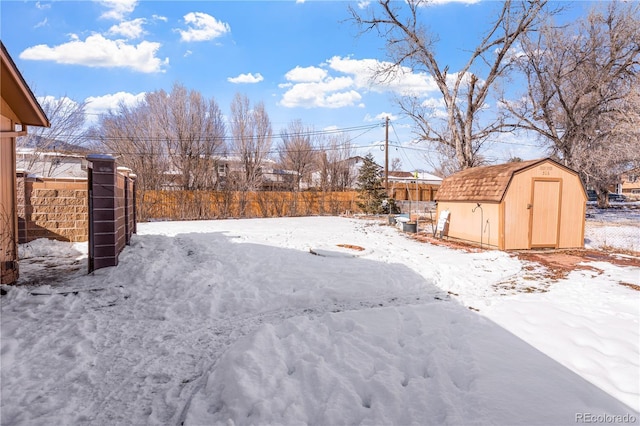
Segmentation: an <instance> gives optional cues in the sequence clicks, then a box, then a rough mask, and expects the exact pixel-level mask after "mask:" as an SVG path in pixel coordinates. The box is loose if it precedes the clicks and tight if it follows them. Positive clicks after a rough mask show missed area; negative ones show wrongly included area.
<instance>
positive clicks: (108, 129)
mask: <svg viewBox="0 0 640 426" xmlns="http://www.w3.org/2000/svg"><path fill="white" fill-rule="evenodd" d="M94 137H95V138H96V139H97V140H99V141H101V142H102V144H103V145H104V146H105V147H106V148H107V150H108V151H110V152H112V153H114V154H116V155H118V156H119V158H118V162H119V163H120V164H122V165H125V166H127V167H129V168H131V169H132V170H134V172H135V173H136V174H137V175H138V182H139V185H140V188H142V189H160V188H162V187H163V186H166V185H167V184H169V183H171V184H173V185H178V186H179V187H180V188H182V189H185V190H197V189H209V188H212V187H213V186H214V185H215V184H216V163H217V161H218V158H219V157H220V155H221V154H222V151H223V150H224V138H225V125H224V121H223V117H222V112H221V111H220V108H219V107H218V104H217V103H216V101H215V99H213V98H212V99H208V100H207V99H204V98H203V96H202V95H201V94H200V93H199V92H197V91H194V90H191V91H189V90H187V89H186V88H185V87H184V86H182V85H180V84H175V85H174V86H173V88H172V91H171V92H170V93H167V92H165V91H164V90H160V91H156V92H152V93H148V94H147V95H146V96H145V99H144V101H143V102H141V103H139V104H138V105H136V106H133V107H130V106H127V105H124V104H121V105H120V106H119V107H118V110H117V111H116V112H109V113H108V114H107V115H105V116H103V117H102V118H101V121H100V125H99V127H98V129H96V130H95V131H94ZM172 177H177V178H178V179H177V182H172V180H173V179H172Z"/></svg>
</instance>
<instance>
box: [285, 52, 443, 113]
mask: <svg viewBox="0 0 640 426" xmlns="http://www.w3.org/2000/svg"><path fill="white" fill-rule="evenodd" d="M383 65H389V64H386V63H382V62H379V61H378V60H375V59H360V60H356V59H352V58H350V57H345V58H343V57H339V56H334V57H333V58H331V59H329V60H327V61H326V62H324V63H323V64H321V66H320V67H313V66H311V67H304V68H303V67H299V66H298V67H296V68H294V69H292V70H290V71H289V72H287V73H286V74H285V78H286V79H287V83H284V84H280V85H279V87H280V88H282V89H285V90H286V92H285V93H284V95H283V96H282V100H281V102H280V103H281V105H283V106H286V107H304V108H313V107H323V108H339V107H343V106H356V105H357V106H361V104H358V103H359V102H360V101H361V99H362V93H361V92H368V91H373V92H377V93H383V92H396V93H400V94H403V95H407V94H413V95H418V96H425V95H426V94H427V93H429V92H432V91H436V90H437V86H436V85H435V83H434V82H433V79H432V78H430V77H428V76H427V75H426V74H416V73H412V72H411V71H410V70H409V69H408V68H398V69H397V71H396V73H395V75H394V76H393V78H389V79H387V80H385V81H381V80H380V79H378V80H376V79H375V72H376V70H378V69H379V68H380V67H381V66H383ZM334 74H339V75H334ZM356 95H357V96H356Z"/></svg>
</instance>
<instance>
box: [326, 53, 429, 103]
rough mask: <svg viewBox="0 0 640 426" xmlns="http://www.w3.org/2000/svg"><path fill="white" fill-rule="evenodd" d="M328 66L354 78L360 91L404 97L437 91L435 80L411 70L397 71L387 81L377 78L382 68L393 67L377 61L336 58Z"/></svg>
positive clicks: (403, 68) (400, 69)
mask: <svg viewBox="0 0 640 426" xmlns="http://www.w3.org/2000/svg"><path fill="white" fill-rule="evenodd" d="M326 64H327V65H328V66H329V68H331V69H333V70H335V71H339V72H341V73H344V74H349V75H351V76H352V78H353V79H354V81H355V83H356V87H357V88H359V89H367V90H372V91H374V92H380V93H381V92H386V91H393V92H397V93H400V94H403V95H408V94H420V93H425V92H430V91H434V90H437V89H438V87H437V86H436V84H435V82H434V81H433V79H432V78H431V77H429V76H427V75H426V74H424V73H413V72H412V71H411V70H410V69H409V68H406V67H402V68H397V69H396V70H395V74H394V75H393V76H392V77H390V78H386V79H384V80H383V79H381V78H380V77H376V76H375V73H376V71H377V70H379V69H380V68H381V67H388V66H389V65H391V64H390V63H388V62H380V61H378V60H376V59H352V58H350V57H346V58H342V57H340V56H334V57H333V58H331V59H329V60H328V61H327V62H326Z"/></svg>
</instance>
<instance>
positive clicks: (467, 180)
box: [436, 158, 557, 202]
mask: <svg viewBox="0 0 640 426" xmlns="http://www.w3.org/2000/svg"><path fill="white" fill-rule="evenodd" d="M547 160H549V159H547V158H544V159H542V160H530V161H519V162H513V163H506V164H499V165H497V166H486V167H473V168H471V169H467V170H463V171H461V172H458V173H455V174H453V175H451V176H449V177H447V178H445V179H444V180H443V181H442V184H441V185H440V189H439V190H438V194H437V196H436V199H437V200H438V201H493V202H500V201H501V200H502V197H503V196H504V193H505V192H506V190H507V187H508V186H509V182H511V178H512V177H513V174H514V173H516V172H519V171H521V170H524V169H526V168H529V167H532V166H534V165H537V164H539V163H542V162H544V161H547ZM549 161H553V160H549ZM554 163H555V161H554ZM556 164H557V163H556Z"/></svg>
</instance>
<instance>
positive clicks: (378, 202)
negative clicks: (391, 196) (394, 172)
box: [357, 154, 388, 214]
mask: <svg viewBox="0 0 640 426" xmlns="http://www.w3.org/2000/svg"><path fill="white" fill-rule="evenodd" d="M357 189H358V200H359V201H358V202H357V204H358V207H360V208H361V209H362V210H363V211H364V212H365V213H372V214H379V213H384V212H385V211H384V210H385V206H384V203H383V201H384V200H386V199H387V194H386V193H385V190H384V187H383V186H382V170H380V166H378V165H377V164H376V163H375V161H373V154H367V156H366V157H365V158H364V162H363V164H362V166H360V173H359V174H358V181H357ZM387 211H388V206H387Z"/></svg>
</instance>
